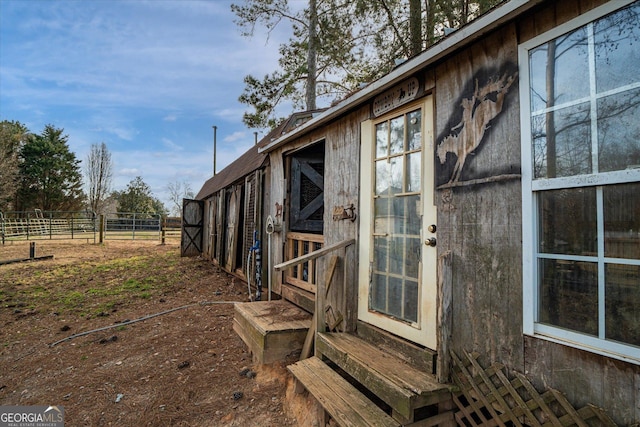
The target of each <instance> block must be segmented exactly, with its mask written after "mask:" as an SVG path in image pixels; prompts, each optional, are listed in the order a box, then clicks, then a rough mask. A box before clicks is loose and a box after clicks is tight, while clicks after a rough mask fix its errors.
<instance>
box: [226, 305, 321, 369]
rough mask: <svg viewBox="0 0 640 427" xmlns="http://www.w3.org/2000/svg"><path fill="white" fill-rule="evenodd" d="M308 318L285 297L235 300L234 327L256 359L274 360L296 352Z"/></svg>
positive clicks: (300, 344) (309, 320)
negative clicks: (272, 299) (261, 299)
mask: <svg viewBox="0 0 640 427" xmlns="http://www.w3.org/2000/svg"><path fill="white" fill-rule="evenodd" d="M311 317H312V316H311V314H309V313H307V312H306V311H304V310H302V309H300V308H298V307H296V306H295V305H293V304H292V303H290V302H288V301H285V300H276V301H256V302H245V303H237V304H235V313H234V317H233V330H234V331H235V332H236V333H237V334H238V335H239V336H240V338H242V340H243V341H244V342H245V344H246V345H247V347H249V351H251V353H252V354H253V360H254V361H255V362H257V363H273V362H278V361H284V360H285V359H286V357H287V356H289V355H292V354H299V352H300V351H301V350H302V346H303V344H304V340H305V338H306V336H307V331H308V330H309V327H310V326H311Z"/></svg>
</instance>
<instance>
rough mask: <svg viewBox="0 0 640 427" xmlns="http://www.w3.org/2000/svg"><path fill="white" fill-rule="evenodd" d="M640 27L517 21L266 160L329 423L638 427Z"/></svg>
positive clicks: (384, 88)
mask: <svg viewBox="0 0 640 427" xmlns="http://www.w3.org/2000/svg"><path fill="white" fill-rule="evenodd" d="M639 16H640V2H638V1H635V2H633V1H627V0H615V1H601V0H562V1H545V0H532V1H520V0H511V1H508V2H505V3H503V4H502V5H501V6H499V7H497V8H495V9H493V10H491V11H490V12H488V13H487V14H485V15H483V16H481V17H479V18H478V19H476V20H475V21H473V22H471V23H470V24H468V25H466V26H464V27H462V28H460V29H457V30H456V31H455V32H453V33H452V34H451V35H449V36H447V37H446V38H444V39H443V40H441V41H440V42H438V43H437V44H436V45H434V46H433V47H431V48H429V49H428V50H426V51H425V52H423V53H422V54H420V55H419V56H417V57H414V58H411V59H410V60H408V61H407V62H405V63H403V64H402V65H400V66H398V67H397V68H396V69H395V70H394V71H392V72H391V73H390V74H388V75H387V76H385V77H384V78H382V79H380V80H378V81H376V82H373V83H371V84H369V85H368V86H367V87H365V88H364V89H362V90H360V91H359V92H357V93H356V94H354V95H352V96H351V97H349V98H347V99H345V100H343V101H342V102H340V103H338V104H337V105H335V106H333V107H332V108H330V109H328V110H326V111H325V112H323V113H321V114H319V115H317V116H315V117H313V118H312V119H311V120H309V121H307V122H305V123H303V124H301V125H300V126H298V127H296V128H295V129H293V130H291V131H290V132H287V133H284V134H282V135H281V136H278V137H276V138H275V139H273V140H272V141H266V143H265V145H263V146H261V147H260V148H259V149H258V151H259V153H262V154H268V156H269V167H268V170H269V175H270V176H269V180H268V183H267V184H266V187H265V194H268V200H269V202H268V203H265V204H264V210H265V211H264V215H265V217H271V220H270V221H271V222H270V226H269V227H271V228H270V233H269V236H270V237H269V239H268V240H269V243H268V244H267V245H265V246H264V247H265V250H266V251H267V252H268V254H269V256H270V262H269V263H268V267H269V268H270V269H273V270H272V272H273V279H272V280H273V288H274V291H275V293H277V294H279V295H281V296H282V297H283V299H285V300H288V301H290V302H292V303H294V304H296V305H298V306H299V307H302V308H304V309H306V310H307V311H309V312H312V313H314V319H315V320H314V322H315V323H314V324H313V327H312V328H311V331H312V333H313V335H311V334H310V335H309V336H310V337H311V338H313V342H314V344H315V345H314V348H315V355H314V356H313V357H309V358H308V359H304V360H302V361H300V362H297V363H296V364H293V365H291V366H290V370H291V371H292V372H293V374H294V376H295V377H296V378H297V379H298V380H299V381H300V383H301V385H303V386H304V387H306V388H307V389H308V390H309V391H310V392H311V393H312V394H313V395H314V396H316V398H317V400H318V401H319V403H320V405H321V406H322V407H323V408H324V410H325V411H326V412H323V416H327V414H328V416H330V417H332V418H333V419H334V421H335V422H337V423H338V424H340V425H416V426H418V425H420V426H430V425H455V424H456V423H457V424H459V425H558V426H559V425H563V426H564V425H573V424H576V425H614V423H617V424H618V425H632V424H634V423H639V422H640V167H639V166H638V165H640V142H639V141H640V122H639V121H638V120H637V117H640V49H638V42H640V19H639ZM263 253H264V252H263ZM265 257H266V255H265ZM308 348H309V346H308V345H307V346H305V348H303V358H304V357H305V356H306V354H305V353H306V351H307V349H308ZM337 368H339V369H337ZM338 372H339V373H338ZM341 378H346V381H345V380H342V379H341ZM369 423H371V424H369ZM375 423H377V424H375Z"/></svg>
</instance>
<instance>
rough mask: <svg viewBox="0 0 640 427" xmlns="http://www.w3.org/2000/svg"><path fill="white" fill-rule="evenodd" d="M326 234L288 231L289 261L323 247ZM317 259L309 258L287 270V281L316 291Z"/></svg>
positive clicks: (313, 291)
mask: <svg viewBox="0 0 640 427" xmlns="http://www.w3.org/2000/svg"><path fill="white" fill-rule="evenodd" d="M323 245H324V236H323V235H322V234H310V233H295V232H289V233H287V261H291V260H294V259H297V258H299V257H301V256H303V255H307V254H309V253H311V252H314V251H317V250H319V249H322V246H323ZM317 271H318V270H317V268H316V259H315V258H313V259H308V260H307V261H304V262H302V263H300V264H295V265H292V266H291V267H289V268H287V269H286V271H285V277H284V280H285V282H287V283H289V284H291V285H294V286H297V287H299V288H301V289H304V290H305V291H308V292H311V293H314V294H315V293H316V287H317V285H316V284H317V282H318V281H317Z"/></svg>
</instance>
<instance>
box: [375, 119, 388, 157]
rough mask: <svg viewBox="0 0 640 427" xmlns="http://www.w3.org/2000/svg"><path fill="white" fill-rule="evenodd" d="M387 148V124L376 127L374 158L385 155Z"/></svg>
mask: <svg viewBox="0 0 640 427" xmlns="http://www.w3.org/2000/svg"><path fill="white" fill-rule="evenodd" d="M388 148H389V123H388V122H383V123H380V124H379V125H376V158H379V157H384V156H386V155H387V151H388Z"/></svg>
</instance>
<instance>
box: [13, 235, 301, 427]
mask: <svg viewBox="0 0 640 427" xmlns="http://www.w3.org/2000/svg"><path fill="white" fill-rule="evenodd" d="M37 255H54V258H53V259H51V260H44V261H34V262H27V263H17V264H8V265H0V307H1V308H0V366H1V367H2V369H1V371H2V374H1V375H0V404H2V405H62V406H64V408H65V421H66V422H67V425H69V426H78V425H87V426H106V425H118V426H133V425H152V426H155V425H158V426H159V425H163V426H164V425H189V426H286V425H298V423H297V422H296V421H295V420H294V419H293V418H288V417H287V415H286V414H285V405H284V402H285V390H286V387H287V382H289V383H290V382H291V380H290V377H289V375H288V374H287V373H286V370H285V368H284V367H283V366H280V365H272V366H263V367H259V366H254V365H253V364H252V361H251V356H250V355H249V354H248V353H247V351H246V347H245V345H244V343H243V342H242V341H241V340H240V338H239V337H238V336H237V335H236V334H235V333H234V332H233V330H232V321H233V304H232V302H233V301H246V300H247V290H246V288H245V286H246V285H245V284H244V283H243V282H240V281H239V280H236V279H234V278H232V277H230V276H228V275H226V274H224V273H221V272H219V271H217V270H216V269H215V268H214V266H212V265H211V264H210V263H209V262H207V261H205V260H202V259H200V258H180V256H179V247H178V245H177V244H176V243H173V244H168V245H164V246H163V245H158V244H157V242H148V241H147V242H108V243H106V244H103V245H95V244H92V243H87V242H82V241H81V242H78V241H64V242H62V241H43V242H38V243H37ZM28 256H29V247H28V242H20V243H13V244H8V245H5V246H0V260H6V259H14V258H25V257H28ZM202 301H209V302H213V301H215V302H225V301H226V302H230V303H216V304H208V305H203V304H197V303H200V302H202ZM190 304H193V305H191V306H189V307H188V308H185V309H180V310H177V311H173V312H171V313H168V314H164V315H161V316H157V317H153V318H151V319H148V320H145V321H141V322H136V323H133V324H128V325H121V323H123V322H125V321H127V320H131V319H138V318H140V317H143V316H147V315H150V314H154V313H159V312H163V311H166V310H169V309H172V308H176V307H182V306H185V305H190ZM105 326H114V327H113V328H111V329H108V330H104V331H101V332H96V333H91V334H88V335H86V336H82V337H78V338H75V339H71V340H68V341H64V342H61V343H60V344H57V345H55V346H53V347H51V346H50V344H51V343H54V342H56V341H59V340H61V339H64V338H65V337H68V336H70V335H73V334H78V333H82V332H84V331H89V330H92V329H95V328H102V327H105ZM247 370H249V371H251V372H255V373H256V374H257V375H256V376H255V377H253V376H252V375H248V376H247V375H240V373H243V372H246V371H247ZM118 396H120V398H119V399H118ZM239 396H241V397H239ZM116 400H118V401H117V402H116Z"/></svg>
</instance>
